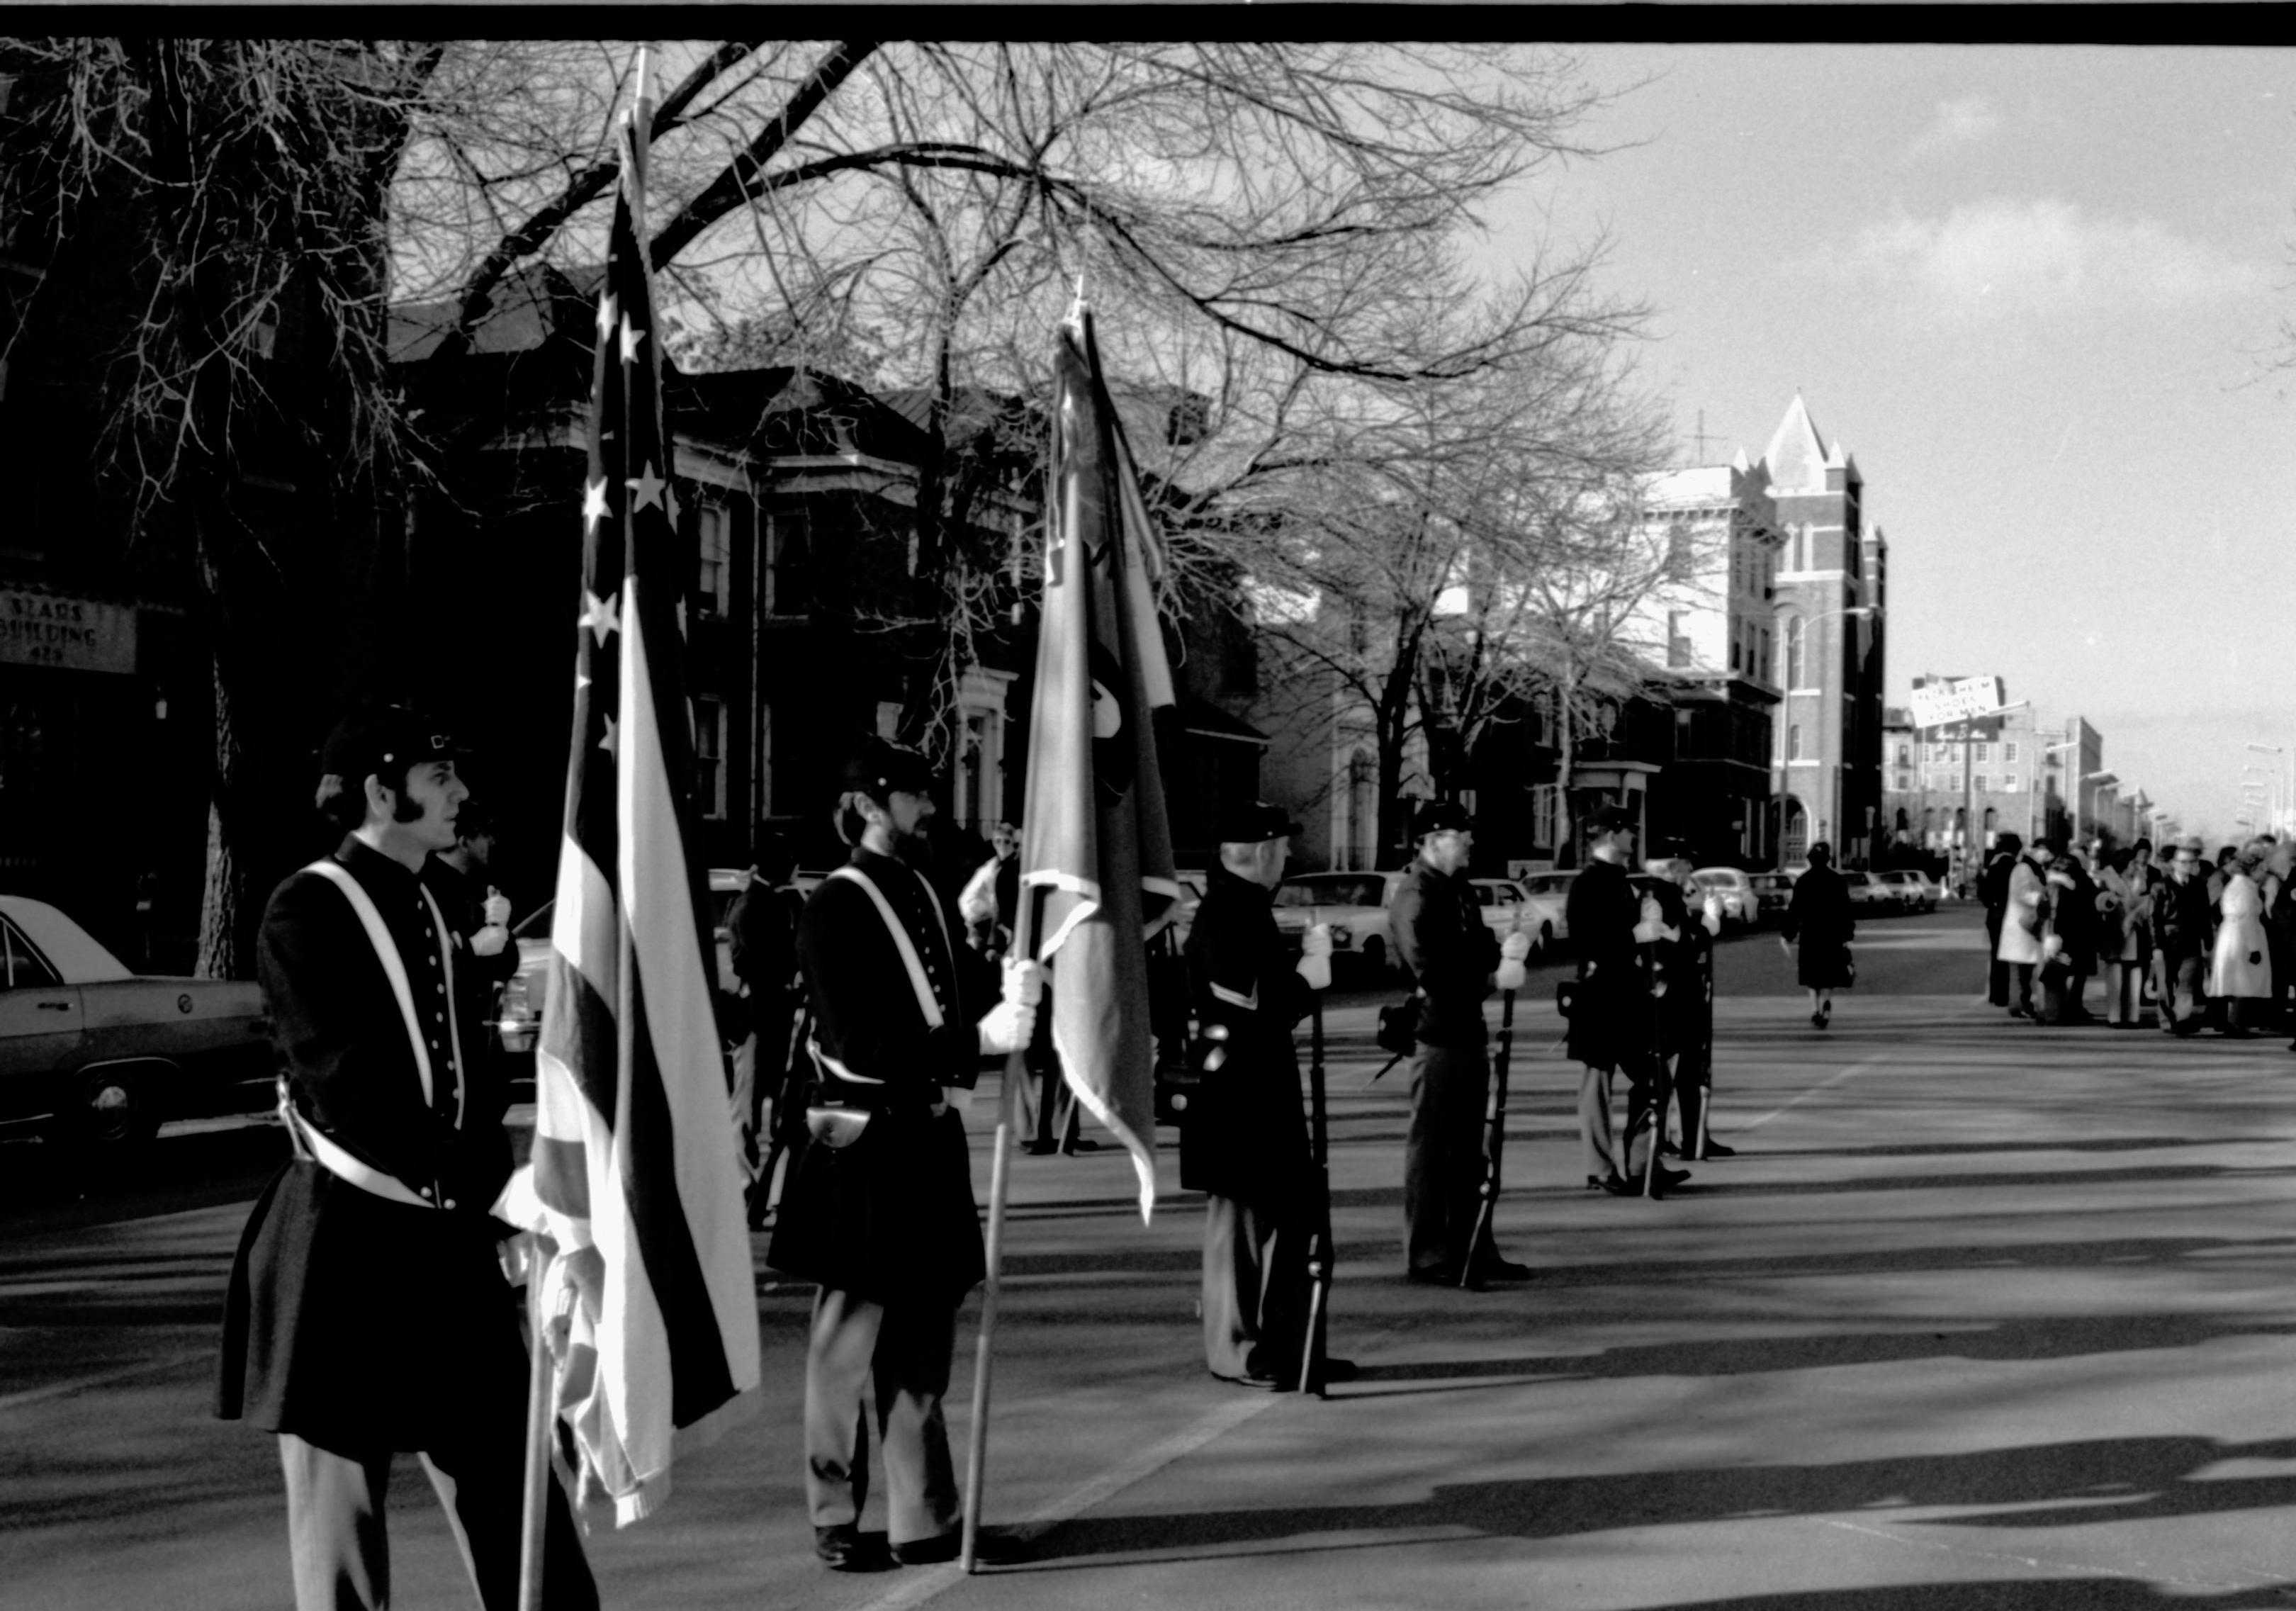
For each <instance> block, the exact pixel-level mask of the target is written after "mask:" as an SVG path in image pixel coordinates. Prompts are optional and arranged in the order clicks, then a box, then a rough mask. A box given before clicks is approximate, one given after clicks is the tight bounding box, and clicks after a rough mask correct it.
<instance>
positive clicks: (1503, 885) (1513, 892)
mask: <svg viewBox="0 0 2296 1611" xmlns="http://www.w3.org/2000/svg"><path fill="white" fill-rule="evenodd" d="M1470 882H1471V883H1472V884H1473V885H1474V889H1475V899H1476V900H1477V901H1478V902H1480V904H1481V906H1482V909H1483V922H1484V924H1485V925H1487V926H1488V928H1489V929H1490V930H1491V932H1492V933H1497V934H1507V933H1513V931H1514V930H1515V929H1517V928H1518V927H1519V928H1521V931H1522V932H1523V933H1525V934H1528V935H1529V936H1530V954H1531V955H1532V956H1534V957H1544V956H1546V954H1547V953H1548V952H1550V951H1552V950H1553V949H1554V947H1555V944H1556V941H1555V934H1556V932H1557V931H1558V930H1561V929H1562V928H1564V927H1565V926H1566V925H1565V924H1564V923H1563V920H1562V897H1561V896H1560V895H1533V894H1532V893H1531V892H1529V891H1528V890H1526V889H1525V888H1523V886H1522V883H1521V880H1520V879H1514V878H1476V879H1472V880H1471V881H1470Z"/></svg>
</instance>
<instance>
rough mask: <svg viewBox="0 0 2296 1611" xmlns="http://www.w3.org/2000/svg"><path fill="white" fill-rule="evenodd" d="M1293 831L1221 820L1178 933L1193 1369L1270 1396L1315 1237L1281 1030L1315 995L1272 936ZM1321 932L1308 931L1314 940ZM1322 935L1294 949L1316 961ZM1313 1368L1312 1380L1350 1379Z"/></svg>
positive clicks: (1307, 1158) (1294, 1341)
mask: <svg viewBox="0 0 2296 1611" xmlns="http://www.w3.org/2000/svg"><path fill="white" fill-rule="evenodd" d="M1298 832H1299V827H1298V826H1297V825H1296V824H1294V823H1292V822H1289V821H1287V820H1286V819H1285V817H1284V813H1283V811H1282V810H1279V809H1278V808H1276V807H1275V806H1272V805H1266V804H1262V803H1259V802H1257V801H1254V802H1252V803H1250V804H1242V805H1235V806H1231V807H1229V808H1228V809H1227V810H1225V811H1224V812H1222V814H1221V816H1220V820H1219V826H1218V833H1219V839H1220V851H1219V865H1218V866H1217V867H1213V868H1212V869H1211V870H1210V873H1209V874H1208V875H1206V878H1205V884H1204V898H1203V900H1202V902H1201V904H1200V905H1199V906H1198V907H1197V908H1196V914H1195V916H1194V918H1193V920H1192V921H1191V923H1190V924H1189V927H1188V941H1187V945H1186V947H1185V954H1186V958H1187V969H1188V993H1189V998H1190V1000H1191V1002H1192V1004H1193V1008H1194V1011H1195V1015H1196V1023H1197V1032H1196V1044H1195V1047H1194V1048H1193V1052H1192V1054H1191V1056H1192V1058H1193V1062H1194V1063H1195V1066H1196V1073H1197V1075H1198V1081H1197V1083H1196V1086H1195V1089H1194V1090H1193V1092H1192V1093H1191V1096H1190V1099H1189V1102H1188V1106H1187V1108H1186V1110H1185V1113H1183V1114H1182V1115H1181V1123H1180V1186H1181V1188H1182V1189H1183V1190H1186V1191H1201V1192H1202V1193H1204V1194H1205V1201H1204V1275H1203V1318H1204V1360H1205V1363H1206V1364H1208V1365H1209V1366H1210V1368H1211V1373H1212V1374H1213V1375H1214V1376H1216V1377H1220V1378H1221V1379H1223V1380H1225V1381H1231V1382H1241V1383H1242V1384H1243V1385H1246V1386H1249V1387H1259V1388H1267V1389H1271V1390H1275V1391H1282V1390H1283V1389H1285V1388H1289V1387H1293V1386H1296V1385H1298V1384H1299V1380H1300V1350H1301V1348H1302V1347H1303V1346H1306V1345H1308V1335H1307V1328H1308V1240H1309V1238H1310V1237H1312V1236H1314V1235H1315V1234H1316V1231H1317V1230H1318V1229H1324V1231H1325V1233H1326V1234H1328V1229H1329V1217H1330V1209H1331V1205H1330V1204H1328V1203H1327V1202H1325V1201H1324V1194H1323V1193H1322V1191H1321V1190H1320V1189H1319V1188H1318V1186H1317V1179H1316V1172H1315V1169H1314V1162H1315V1160H1314V1157H1313V1155H1312V1153H1311V1152H1310V1150H1309V1146H1308V1122H1307V1118H1306V1116H1305V1114H1304V1112H1303V1110H1302V1108H1301V1106H1300V1058H1299V1054H1298V1052H1297V1050H1296V1049H1295V1048H1294V1047H1293V1045H1292V1026H1293V1025H1294V1024H1296V1023H1299V1022H1300V1019H1302V1018H1304V1017H1306V1016H1307V1015H1308V1013H1309V1012H1310V1011H1312V1010H1313V1009H1314V1007H1315V992H1314V990H1312V989H1311V988H1310V987H1309V985H1308V981H1307V980H1306V979H1305V978H1303V977H1302V976H1301V971H1300V968H1299V967H1295V966H1294V965H1293V963H1292V958H1291V956H1290V955H1289V954H1288V952H1287V950H1286V948H1285V946H1284V944H1283V938H1282V936H1281V935H1280V934H1278V933H1277V932H1276V928H1275V912H1274V909H1273V901H1274V898H1275V888H1276V886H1277V885H1278V884H1281V883H1283V864H1284V861H1285V859H1286V858H1287V856H1288V855H1289V853H1290V843H1289V837H1290V835H1292V834H1296V833H1298ZM1318 931H1320V932H1318ZM1331 944H1332V935H1331V930H1330V929H1329V928H1327V927H1324V925H1316V930H1311V931H1309V933H1308V936H1307V939H1306V941H1305V942H1304V949H1305V951H1306V953H1307V955H1308V956H1309V957H1314V956H1325V957H1328V956H1329V955H1330V951H1331ZM1353 1370H1354V1368H1353V1366H1352V1365H1350V1364H1349V1362H1348V1361H1346V1360H1332V1359H1328V1358H1327V1359H1326V1360H1325V1361H1324V1379H1325V1380H1327V1381H1329V1380H1340V1379H1344V1378H1345V1377H1348V1376H1349V1375H1352V1374H1353Z"/></svg>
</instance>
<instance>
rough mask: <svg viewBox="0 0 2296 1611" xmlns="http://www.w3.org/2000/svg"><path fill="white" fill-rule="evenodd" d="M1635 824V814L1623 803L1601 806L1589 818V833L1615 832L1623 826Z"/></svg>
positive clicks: (1628, 826)
mask: <svg viewBox="0 0 2296 1611" xmlns="http://www.w3.org/2000/svg"><path fill="white" fill-rule="evenodd" d="M1633 826H1635V814H1634V813H1633V812H1632V811H1629V810H1627V808H1626V807H1624V806H1622V805H1606V806H1599V807H1597V808H1596V809H1595V813H1594V815H1592V816H1591V817H1589V818H1587V832H1588V833H1589V834H1615V833H1617V832H1618V831H1619V830H1620V829H1621V828H1631V827H1633Z"/></svg>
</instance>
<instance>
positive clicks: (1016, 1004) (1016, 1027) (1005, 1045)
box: [975, 1001, 1037, 1057]
mask: <svg viewBox="0 0 2296 1611" xmlns="http://www.w3.org/2000/svg"><path fill="white" fill-rule="evenodd" d="M975 1027H976V1028H977V1029H978V1030H979V1031H980V1050H981V1053H982V1055H983V1056H990V1057H1001V1056H1006V1055H1008V1054H1010V1053H1013V1052H1017V1051H1021V1050H1023V1049H1024V1048H1026V1047H1027V1046H1028V1044H1029V1041H1031V1040H1035V1039H1036V1038H1037V1009H1036V1007H1035V1005H1034V1004H1033V1003H1030V1002H1026V1001H1000V1002H998V1003H997V1004H996V1006H995V1007H990V1008H989V1009H988V1016H987V1017H985V1018H983V1019H981V1021H980V1023H979V1024H978V1025H976V1026H975Z"/></svg>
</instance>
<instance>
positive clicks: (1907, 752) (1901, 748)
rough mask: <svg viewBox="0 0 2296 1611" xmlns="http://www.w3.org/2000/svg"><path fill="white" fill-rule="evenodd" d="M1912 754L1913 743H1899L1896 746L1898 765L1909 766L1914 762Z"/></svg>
mask: <svg viewBox="0 0 2296 1611" xmlns="http://www.w3.org/2000/svg"><path fill="white" fill-rule="evenodd" d="M1913 754H1914V746H1913V745H1911V744H1899V745H1898V765H1899V766H1901V767H1909V766H1911V765H1913V764H1914V762H1913ZM1900 786H1902V785H1900Z"/></svg>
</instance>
